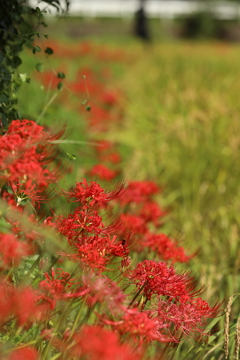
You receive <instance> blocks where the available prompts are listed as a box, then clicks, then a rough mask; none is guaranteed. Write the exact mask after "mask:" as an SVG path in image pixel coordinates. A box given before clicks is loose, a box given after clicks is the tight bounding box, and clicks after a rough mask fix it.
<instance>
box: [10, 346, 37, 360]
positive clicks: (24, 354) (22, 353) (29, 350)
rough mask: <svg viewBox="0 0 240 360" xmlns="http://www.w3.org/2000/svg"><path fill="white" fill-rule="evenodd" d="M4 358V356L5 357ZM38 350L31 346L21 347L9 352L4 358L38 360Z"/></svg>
mask: <svg viewBox="0 0 240 360" xmlns="http://www.w3.org/2000/svg"><path fill="white" fill-rule="evenodd" d="M5 359H6V358H5ZM38 359H39V357H38V352H37V350H36V349H34V348H33V347H23V348H21V349H15V350H13V351H12V352H11V354H10V356H8V357H7V359H6V360H38Z"/></svg>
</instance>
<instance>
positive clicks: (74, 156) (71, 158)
mask: <svg viewBox="0 0 240 360" xmlns="http://www.w3.org/2000/svg"><path fill="white" fill-rule="evenodd" d="M66 154H67V156H68V157H69V159H70V160H76V159H77V157H76V155H74V154H70V153H68V152H67V153H66Z"/></svg>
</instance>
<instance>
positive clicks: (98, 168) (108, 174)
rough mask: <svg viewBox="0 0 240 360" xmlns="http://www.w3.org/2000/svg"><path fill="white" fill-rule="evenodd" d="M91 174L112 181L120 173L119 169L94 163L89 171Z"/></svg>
mask: <svg viewBox="0 0 240 360" xmlns="http://www.w3.org/2000/svg"><path fill="white" fill-rule="evenodd" d="M89 175H90V176H97V177H99V179H101V180H107V181H111V180H113V179H114V178H115V177H116V176H117V175H118V171H114V170H111V169H109V168H108V167H107V166H105V165H101V164H98V165H94V167H93V168H92V169H91V171H90V172H89Z"/></svg>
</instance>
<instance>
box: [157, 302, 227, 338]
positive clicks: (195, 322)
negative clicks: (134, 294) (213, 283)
mask: <svg viewBox="0 0 240 360" xmlns="http://www.w3.org/2000/svg"><path fill="white" fill-rule="evenodd" d="M220 311H221V304H220V303H217V304H215V305H214V306H212V307H211V306H210V305H209V304H208V303H207V302H206V301H204V300H203V299H201V298H193V299H190V298H189V299H188V300H187V301H184V302H174V303H173V302H172V301H163V300H159V303H158V309H157V312H156V316H157V318H160V319H162V321H163V322H164V324H165V326H166V329H169V330H170V329H171V331H172V332H173V335H174V336H176V337H177V336H179V337H181V336H182V334H184V335H189V334H190V335H192V336H197V337H199V336H200V335H207V334H208V332H207V331H205V330H204V328H205V327H206V325H207V319H213V318H215V317H216V316H218V315H219V313H220Z"/></svg>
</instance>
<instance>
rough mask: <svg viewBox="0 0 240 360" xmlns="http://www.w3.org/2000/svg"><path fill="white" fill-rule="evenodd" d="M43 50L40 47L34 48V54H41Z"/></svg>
mask: <svg viewBox="0 0 240 360" xmlns="http://www.w3.org/2000/svg"><path fill="white" fill-rule="evenodd" d="M41 51H42V49H41V48H40V46H34V47H33V49H32V52H33V54H36V53H37V52H41Z"/></svg>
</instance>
